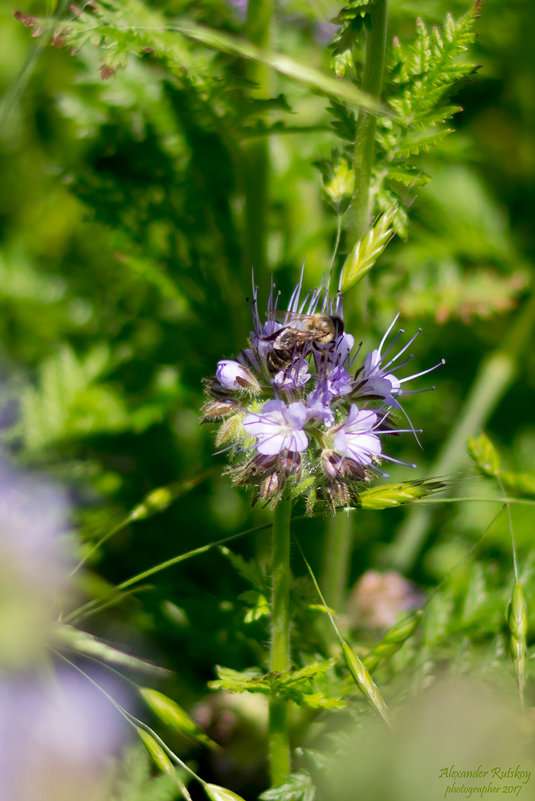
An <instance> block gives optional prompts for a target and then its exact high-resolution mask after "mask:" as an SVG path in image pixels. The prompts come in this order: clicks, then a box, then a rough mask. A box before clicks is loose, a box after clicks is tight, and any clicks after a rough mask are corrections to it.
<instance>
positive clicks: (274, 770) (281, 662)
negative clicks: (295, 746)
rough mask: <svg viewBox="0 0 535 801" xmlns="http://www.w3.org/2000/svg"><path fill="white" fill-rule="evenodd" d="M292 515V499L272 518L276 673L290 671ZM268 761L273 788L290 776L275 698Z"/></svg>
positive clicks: (282, 714)
mask: <svg viewBox="0 0 535 801" xmlns="http://www.w3.org/2000/svg"><path fill="white" fill-rule="evenodd" d="M291 512H292V502H291V500H289V499H283V500H282V501H280V503H279V504H278V505H277V507H276V508H275V512H274V517H273V537H272V555H271V580H272V595H271V658H270V669H271V670H272V671H274V672H277V673H281V672H284V671H286V670H289V668H290V580H291V575H290V517H291ZM269 760H270V774H271V783H272V785H274V786H276V785H278V784H282V783H283V781H284V777H285V776H287V774H288V773H290V741H289V736H288V702H287V701H286V700H284V699H282V698H277V697H276V696H273V697H272V698H271V699H270V701H269Z"/></svg>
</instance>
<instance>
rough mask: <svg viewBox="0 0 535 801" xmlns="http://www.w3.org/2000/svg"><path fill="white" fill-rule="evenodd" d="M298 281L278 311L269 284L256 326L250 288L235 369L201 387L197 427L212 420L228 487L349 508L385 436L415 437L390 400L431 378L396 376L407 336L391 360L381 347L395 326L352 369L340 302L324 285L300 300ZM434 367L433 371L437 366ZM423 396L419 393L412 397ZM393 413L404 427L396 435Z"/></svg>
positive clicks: (224, 368) (374, 466) (231, 364)
mask: <svg viewBox="0 0 535 801" xmlns="http://www.w3.org/2000/svg"><path fill="white" fill-rule="evenodd" d="M302 280H303V275H302V274H301V279H300V281H299V283H298V285H297V286H296V287H295V289H294V291H293V292H292V294H291V297H290V300H289V303H288V306H287V308H286V309H280V308H279V294H278V293H277V292H276V291H275V287H274V286H273V285H272V287H271V292H270V294H269V298H268V304H267V310H266V314H265V317H264V316H262V317H261V316H260V313H259V308H258V288H257V287H256V286H253V297H252V302H251V311H252V316H253V331H251V335H250V339H249V346H248V347H247V348H246V349H245V350H243V351H242V352H241V353H240V355H239V356H238V359H237V360H228V359H225V360H222V361H220V362H219V363H218V365H217V370H216V375H215V376H214V377H213V378H209V379H207V380H206V382H205V383H206V391H207V394H208V396H209V400H208V401H207V402H206V403H205V405H204V407H203V421H209V420H217V419H222V420H223V423H222V424H221V428H220V431H219V434H218V438H217V440H218V444H226V447H227V449H228V450H229V451H230V454H231V459H232V461H233V466H232V467H231V468H230V471H229V472H230V474H231V475H232V477H233V480H234V482H235V483H236V484H243V485H246V486H250V487H251V488H253V489H254V490H255V495H256V497H259V498H260V499H262V500H265V501H267V502H270V503H271V504H272V505H274V504H276V503H277V502H278V501H279V500H280V498H281V497H282V494H283V492H284V490H285V488H286V487H288V488H289V489H290V491H291V492H292V493H293V494H294V495H299V494H302V495H304V496H306V498H307V509H308V511H309V512H310V511H311V510H312V509H313V508H314V505H315V503H316V502H317V501H320V502H322V503H324V504H327V505H328V506H329V507H330V508H331V509H333V510H334V509H336V508H337V507H338V506H344V505H348V504H349V503H356V502H358V494H359V489H360V488H361V487H362V485H363V483H364V482H367V481H369V480H370V479H371V478H373V477H374V476H375V475H377V473H379V474H381V471H380V469H379V464H380V462H381V461H382V460H383V459H387V460H390V461H397V460H395V459H393V458H392V457H390V456H388V455H386V454H385V453H384V451H383V447H382V443H381V437H382V436H383V435H385V434H392V433H406V432H407V431H410V432H412V433H413V434H414V435H415V436H416V435H417V431H416V429H415V428H414V426H413V425H412V423H411V422H410V420H409V418H408V417H407V415H406V413H405V410H404V409H403V407H402V406H401V404H400V401H399V398H400V396H401V395H402V394H410V393H406V392H403V393H402V385H403V384H404V383H406V382H407V381H409V380H412V379H414V378H418V377H419V376H420V375H424V374H425V373H428V372H430V370H434V369H435V368H436V367H438V366H439V365H435V366H434V367H431V368H429V370H424V371H423V372H421V373H416V374H414V375H410V376H405V377H401V378H400V377H398V375H397V372H398V371H399V370H400V369H402V368H403V367H404V366H405V365H406V363H407V361H408V360H409V359H410V358H411V356H410V355H405V354H406V353H407V350H408V348H409V347H410V346H411V344H412V342H413V341H414V339H415V337H412V339H410V340H409V342H408V343H407V344H405V345H404V346H403V347H402V348H401V349H400V350H399V351H398V352H397V353H396V354H395V355H394V356H392V357H390V356H389V354H390V353H391V351H392V350H393V348H394V346H395V344H396V342H397V340H398V338H399V336H401V335H402V334H403V333H404V332H403V331H402V330H400V331H399V333H398V334H397V336H395V337H394V338H393V341H392V342H391V343H390V344H389V345H388V347H387V348H386V351H385V352H384V353H383V348H384V347H385V343H386V341H387V339H388V337H389V335H390V332H391V330H392V328H393V326H394V325H395V323H396V320H397V317H396V319H395V320H394V321H393V323H392V325H391V326H390V327H389V329H388V331H387V332H386V334H385V336H384V337H383V340H382V341H381V343H380V345H379V347H378V348H375V349H374V350H372V351H371V352H370V353H368V354H367V355H365V356H364V358H363V359H362V361H361V364H360V365H356V364H355V362H356V361H357V359H358V357H359V355H360V352H361V346H359V347H358V348H357V349H356V350H355V348H354V345H355V340H354V337H353V336H352V335H351V334H349V333H347V332H346V331H345V330H344V312H343V302H342V297H341V295H336V296H335V297H334V298H331V297H329V294H328V292H327V290H326V287H325V286H322V287H319V288H318V289H314V290H313V291H312V292H309V293H307V294H305V295H304V297H302ZM442 363H443V362H441V364H442ZM419 391H425V390H419ZM396 411H398V412H399V411H400V412H401V413H402V414H403V415H404V416H405V417H406V419H407V420H408V422H409V428H408V429H407V428H399V427H398V425H397V422H396V420H395V418H394V414H395V412H396Z"/></svg>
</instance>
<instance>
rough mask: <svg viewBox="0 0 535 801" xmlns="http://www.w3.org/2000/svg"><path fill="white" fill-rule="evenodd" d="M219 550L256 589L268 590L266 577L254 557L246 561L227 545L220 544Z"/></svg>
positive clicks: (259, 590) (260, 590)
mask: <svg viewBox="0 0 535 801" xmlns="http://www.w3.org/2000/svg"><path fill="white" fill-rule="evenodd" d="M219 552H220V553H221V554H222V555H223V556H224V557H225V558H226V559H228V560H229V562H230V563H231V564H232V567H233V568H234V570H235V571H236V573H238V574H239V575H240V576H241V577H242V578H243V579H245V581H248V582H249V584H252V586H253V587H254V588H255V590H257V591H258V592H262V593H264V592H265V591H266V579H265V576H264V574H263V572H262V568H261V567H260V565H259V564H258V562H257V561H255V560H253V559H251V560H250V561H246V560H245V559H244V558H243V556H241V555H240V554H237V553H234V551H231V550H230V548H227V547H226V546H225V545H220V546H219Z"/></svg>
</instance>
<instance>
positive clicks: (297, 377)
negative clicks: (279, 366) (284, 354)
mask: <svg viewBox="0 0 535 801" xmlns="http://www.w3.org/2000/svg"><path fill="white" fill-rule="evenodd" d="M311 378H312V376H311V374H310V373H309V364H308V362H307V360H306V359H303V358H298V359H295V361H293V362H292V364H291V365H290V367H289V368H288V369H287V370H279V372H278V373H275V375H274V376H273V384H274V386H276V387H279V388H280V389H283V390H286V391H291V390H293V389H301V387H304V386H305V384H307V383H308V382H309V381H310V379H311Z"/></svg>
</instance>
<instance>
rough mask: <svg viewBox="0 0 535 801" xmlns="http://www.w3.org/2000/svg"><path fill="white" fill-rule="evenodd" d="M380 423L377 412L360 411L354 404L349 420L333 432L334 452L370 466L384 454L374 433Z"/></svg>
mask: <svg viewBox="0 0 535 801" xmlns="http://www.w3.org/2000/svg"><path fill="white" fill-rule="evenodd" d="M379 422H380V421H379V417H378V415H377V414H376V413H375V412H372V411H371V410H370V409H363V410H359V408H358V407H357V405H356V404H353V405H352V406H351V408H350V410H349V414H348V416H347V419H346V420H344V422H343V423H342V424H341V425H339V426H337V427H336V428H334V429H333V430H332V432H331V436H332V447H333V450H334V451H335V452H336V453H339V454H340V456H344V457H348V458H349V459H353V461H355V462H357V463H358V464H361V465H364V466H367V465H370V464H371V463H372V462H373V460H374V459H377V458H378V457H379V456H380V455H381V452H382V449H381V441H380V439H379V437H378V436H377V434H376V433H374V432H375V429H376V428H377V425H378V424H379Z"/></svg>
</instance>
